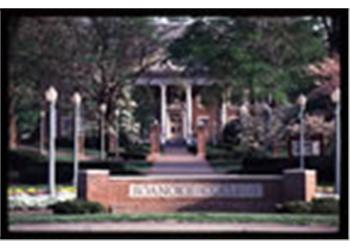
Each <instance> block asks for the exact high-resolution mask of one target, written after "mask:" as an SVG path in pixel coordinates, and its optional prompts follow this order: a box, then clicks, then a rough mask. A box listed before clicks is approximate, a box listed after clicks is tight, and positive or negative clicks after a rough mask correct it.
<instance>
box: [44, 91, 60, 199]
mask: <svg viewBox="0 0 350 250" xmlns="http://www.w3.org/2000/svg"><path fill="white" fill-rule="evenodd" d="M45 97H46V100H47V101H48V102H49V103H50V143H49V192H50V196H51V197H54V196H56V175H55V172H56V166H55V164H56V148H55V147H56V145H55V140H56V101H57V98H58V93H57V91H56V89H55V88H54V87H52V86H51V87H50V88H49V89H48V90H47V91H46V92H45Z"/></svg>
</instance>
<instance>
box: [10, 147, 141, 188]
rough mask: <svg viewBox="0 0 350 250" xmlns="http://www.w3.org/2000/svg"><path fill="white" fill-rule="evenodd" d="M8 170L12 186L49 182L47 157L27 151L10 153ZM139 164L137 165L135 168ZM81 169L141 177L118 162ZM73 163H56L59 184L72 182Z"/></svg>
mask: <svg viewBox="0 0 350 250" xmlns="http://www.w3.org/2000/svg"><path fill="white" fill-rule="evenodd" d="M7 156H8V162H7V170H8V174H9V181H10V183H11V184H30V185H33V184H44V183H47V180H48V170H49V169H48V162H47V159H46V157H44V156H41V155H39V154H35V153H33V152H27V151H10V152H9V153H8V155H7ZM136 165H137V164H136V163H135V166H136ZM79 168H80V169H107V170H110V171H111V174H112V175H141V174H142V173H141V172H139V171H136V170H129V169H125V167H124V163H122V162H118V161H85V162H84V161H82V162H80V164H79ZM72 178H73V163H72V162H64V161H57V162H56V181H57V183H59V184H65V183H70V182H72Z"/></svg>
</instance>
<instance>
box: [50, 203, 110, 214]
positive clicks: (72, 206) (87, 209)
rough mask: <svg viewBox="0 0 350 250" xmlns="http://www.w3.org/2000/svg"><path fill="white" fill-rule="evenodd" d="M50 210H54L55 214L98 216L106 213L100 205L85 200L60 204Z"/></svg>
mask: <svg viewBox="0 0 350 250" xmlns="http://www.w3.org/2000/svg"><path fill="white" fill-rule="evenodd" d="M49 208H50V209H52V211H53V213H54V214H96V213H103V212H105V209H104V208H103V206H102V205H101V204H100V203H97V202H92V201H85V200H73V201H64V202H58V203H55V204H53V205H50V206H49Z"/></svg>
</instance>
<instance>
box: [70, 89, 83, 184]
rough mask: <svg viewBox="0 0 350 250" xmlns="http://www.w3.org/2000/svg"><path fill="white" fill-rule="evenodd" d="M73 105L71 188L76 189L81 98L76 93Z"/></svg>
mask: <svg viewBox="0 0 350 250" xmlns="http://www.w3.org/2000/svg"><path fill="white" fill-rule="evenodd" d="M72 101H73V103H74V171H73V186H74V187H76V188H77V187H78V172H79V133H80V124H81V123H80V104H81V101H82V98H81V96H80V94H79V93H78V92H75V93H74V95H73V98H72Z"/></svg>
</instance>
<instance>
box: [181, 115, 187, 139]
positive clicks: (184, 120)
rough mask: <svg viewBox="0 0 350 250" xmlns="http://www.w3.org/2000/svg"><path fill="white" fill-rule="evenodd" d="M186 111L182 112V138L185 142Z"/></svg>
mask: <svg viewBox="0 0 350 250" xmlns="http://www.w3.org/2000/svg"><path fill="white" fill-rule="evenodd" d="M186 114H187V112H186V109H184V110H183V111H182V137H183V138H184V139H185V140H186V141H187V121H186V117H187V116H186Z"/></svg>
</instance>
